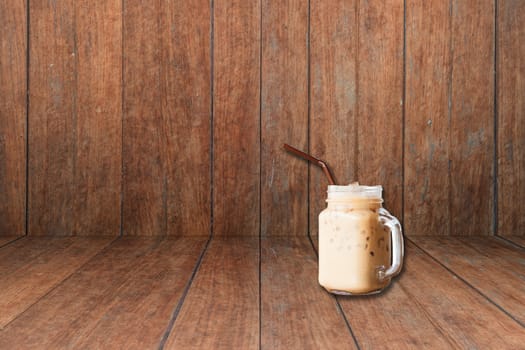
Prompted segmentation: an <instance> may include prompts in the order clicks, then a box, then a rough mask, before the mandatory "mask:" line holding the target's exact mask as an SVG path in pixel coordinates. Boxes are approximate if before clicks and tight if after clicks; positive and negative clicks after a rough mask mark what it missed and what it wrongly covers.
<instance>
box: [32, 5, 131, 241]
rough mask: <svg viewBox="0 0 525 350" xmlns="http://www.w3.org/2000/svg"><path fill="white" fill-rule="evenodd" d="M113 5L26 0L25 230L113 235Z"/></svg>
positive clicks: (116, 38) (117, 137)
mask: <svg viewBox="0 0 525 350" xmlns="http://www.w3.org/2000/svg"><path fill="white" fill-rule="evenodd" d="M120 4H121V2H120V1H117V0H112V1H109V2H108V1H96V2H89V3H88V2H73V1H63V2H60V3H55V2H53V3H51V2H37V3H31V4H30V16H31V18H33V19H34V21H31V28H32V30H31V31H30V33H31V34H30V35H31V38H30V45H31V46H30V57H31V62H30V80H29V81H30V84H31V85H30V108H29V125H31V127H30V128H31V130H30V133H29V149H30V158H29V234H32V235H54V234H58V235H64V234H75V235H93V234H97V235H117V234H118V233H119V230H120V173H121V166H120V163H121V161H120V159H121V158H120V154H121V109H120V106H121V102H120V99H121V97H120V96H121V95H120V90H121V64H120V63H121V56H120V53H121V51H120V47H121V7H120Z"/></svg>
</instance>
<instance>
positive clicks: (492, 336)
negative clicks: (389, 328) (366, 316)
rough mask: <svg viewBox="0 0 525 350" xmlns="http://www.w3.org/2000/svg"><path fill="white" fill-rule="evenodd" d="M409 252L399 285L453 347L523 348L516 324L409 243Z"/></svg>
mask: <svg viewBox="0 0 525 350" xmlns="http://www.w3.org/2000/svg"><path fill="white" fill-rule="evenodd" d="M406 248H407V258H406V260H405V266H404V273H403V275H401V276H400V278H399V280H398V281H397V282H396V283H400V284H402V286H403V288H404V290H405V292H406V293H407V294H408V295H409V296H410V299H411V300H412V301H413V302H414V303H415V304H418V305H420V306H421V307H422V308H423V309H424V310H425V312H426V315H427V317H428V318H429V319H430V320H431V322H432V323H433V324H434V325H435V326H436V327H437V328H438V329H439V330H440V331H441V332H442V333H443V334H445V335H446V337H447V338H448V341H449V342H451V343H452V344H453V346H454V347H458V348H487V349H490V348H498V349H519V348H520V347H523V343H524V340H525V335H524V333H523V328H522V327H521V326H520V325H519V324H518V323H517V322H516V321H514V320H513V319H512V318H510V317H508V316H507V315H506V314H505V313H503V312H502V311H501V310H500V309H499V308H497V307H496V306H495V305H494V304H492V303H490V302H489V301H488V300H487V299H485V298H484V297H483V296H481V295H480V294H478V292H476V291H475V290H474V289H472V288H470V287H469V286H467V285H466V284H465V283H463V282H462V281H461V280H459V279H458V278H457V277H456V276H454V275H453V274H451V273H450V272H449V271H447V270H446V269H445V268H443V267H442V266H440V265H439V264H437V263H436V262H435V261H434V260H433V259H432V258H431V257H430V256H428V255H427V254H425V253H424V252H423V251H421V250H420V249H419V248H417V247H415V246H414V245H413V244H412V243H410V242H406ZM487 324H490V329H491V331H490V332H487ZM413 327H414V326H413V325H411V326H410V328H411V329H413Z"/></svg>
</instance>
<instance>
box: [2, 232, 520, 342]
mask: <svg viewBox="0 0 525 350" xmlns="http://www.w3.org/2000/svg"><path fill="white" fill-rule="evenodd" d="M316 244H317V242H316V239H315V238H314V239H313V240H310V239H309V238H308V237H301V238H262V239H259V237H253V238H229V239H221V238H213V239H211V240H208V239H207V238H170V239H162V238H150V239H144V238H142V239H139V238H117V239H115V238H97V239H93V238H79V237H67V238H52V239H49V238H48V239H46V238H28V237H22V238H16V237H10V238H9V239H1V240H0V349H63V348H68V349H158V348H164V349H192V348H195V349H257V348H264V349H359V348H360V349H381V348H384V349H411V348H412V349H423V348H431V349H448V348H460V349H525V247H524V246H523V241H519V240H516V241H515V242H512V241H510V240H507V239H502V238H497V237H492V238H451V237H446V238H429V237H418V238H411V239H409V240H406V260H405V267H404V270H403V273H402V274H401V276H400V277H399V278H398V279H397V280H395V282H394V283H393V285H392V286H391V287H390V288H389V289H388V290H387V291H386V292H385V293H384V294H381V295H378V296H373V297H337V298H335V297H334V296H332V295H330V294H328V293H326V292H325V291H324V290H323V289H322V288H321V287H319V285H318V284H317V257H316V250H315V247H316Z"/></svg>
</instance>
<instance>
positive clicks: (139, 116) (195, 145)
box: [123, 0, 211, 235]
mask: <svg viewBox="0 0 525 350" xmlns="http://www.w3.org/2000/svg"><path fill="white" fill-rule="evenodd" d="M124 20H125V26H124V36H125V42H124V57H125V58H124V67H125V68H124V70H125V73H124V74H125V78H124V80H125V86H124V105H125V113H124V164H125V171H124V186H123V188H124V190H123V201H124V204H123V207H124V212H123V221H124V227H123V232H124V234H127V235H165V234H168V235H192V234H194V235H207V234H209V232H210V211H211V208H210V200H211V199H210V197H211V195H210V186H211V179H210V166H211V165H210V149H211V145H210V109H211V106H210V99H211V95H210V84H211V82H210V59H211V57H210V3H209V1H205V0H202V1H191V2H187V1H175V2H173V1H157V2H154V3H147V4H146V3H145V2H143V1H138V0H129V1H126V3H125V19H124Z"/></svg>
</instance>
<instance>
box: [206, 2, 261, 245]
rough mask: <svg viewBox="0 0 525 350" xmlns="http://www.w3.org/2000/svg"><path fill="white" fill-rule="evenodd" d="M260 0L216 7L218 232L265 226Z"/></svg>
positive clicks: (247, 230) (238, 232) (215, 190)
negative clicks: (262, 223) (262, 214)
mask: <svg viewBox="0 0 525 350" xmlns="http://www.w3.org/2000/svg"><path fill="white" fill-rule="evenodd" d="M260 15H261V3H260V0H253V1H245V0H234V1H220V2H216V3H215V4H214V14H213V16H214V49H213V60H214V74H213V91H214V97H213V99H214V100H213V111H214V114H213V140H214V145H213V169H214V170H213V203H214V205H213V207H214V209H213V216H214V221H213V223H214V224H213V230H214V233H215V234H217V235H220V236H229V235H257V234H258V232H259V228H260V226H259V225H260V220H259V218H260V137H259V136H260V34H261V33H260V30H261V28H260V27H261V26H260V19H261V17H260Z"/></svg>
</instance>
